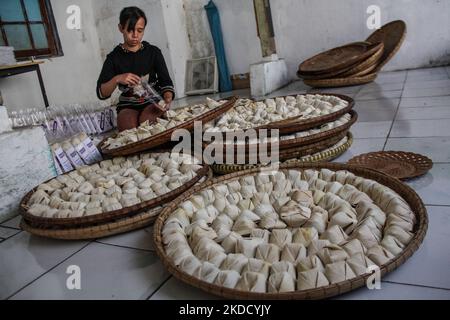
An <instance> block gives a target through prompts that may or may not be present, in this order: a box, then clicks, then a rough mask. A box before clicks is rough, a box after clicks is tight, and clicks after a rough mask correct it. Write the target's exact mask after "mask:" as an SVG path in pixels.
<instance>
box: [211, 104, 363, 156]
mask: <svg viewBox="0 0 450 320" xmlns="http://www.w3.org/2000/svg"><path fill="white" fill-rule="evenodd" d="M349 113H350V114H351V117H352V118H351V120H350V121H349V122H347V123H346V124H344V125H342V126H339V127H337V128H333V129H331V130H328V131H324V132H320V133H317V134H312V135H310V136H307V137H301V138H295V139H289V140H283V141H280V142H277V143H274V145H273V146H272V144H270V143H267V144H258V145H255V144H245V145H244V144H242V145H237V144H234V159H236V158H237V156H238V154H241V153H245V155H246V158H247V156H248V154H249V153H251V151H252V150H254V151H256V152H258V150H260V149H261V147H262V146H266V148H267V149H266V150H270V149H271V147H274V148H275V150H276V149H277V148H278V150H279V151H280V152H281V150H285V149H292V148H298V147H303V146H306V145H310V144H313V143H316V142H320V141H324V140H327V139H330V138H332V137H336V136H337V135H339V134H343V135H345V133H346V132H347V131H348V130H349V129H350V127H351V126H352V125H353V124H355V122H356V121H357V119H358V113H357V112H356V111H355V110H351V111H350V112H349ZM203 147H204V148H206V147H208V144H207V143H203ZM218 147H219V146H218ZM223 154H224V155H226V154H227V145H226V144H223ZM225 161H227V159H225Z"/></svg>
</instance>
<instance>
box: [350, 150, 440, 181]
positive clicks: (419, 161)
mask: <svg viewBox="0 0 450 320" xmlns="http://www.w3.org/2000/svg"><path fill="white" fill-rule="evenodd" d="M348 163H350V164H354V165H359V166H363V167H367V168H371V169H375V170H378V171H381V172H384V173H386V174H388V175H390V176H393V177H396V178H398V179H402V180H406V179H411V178H416V177H419V176H422V175H424V174H426V173H427V172H428V171H429V170H431V168H432V167H433V161H431V159H430V158H428V157H426V156H423V155H421V154H417V153H412V152H403V151H381V152H371V153H366V154H361V155H359V156H356V157H354V158H352V159H350V160H349V161H348Z"/></svg>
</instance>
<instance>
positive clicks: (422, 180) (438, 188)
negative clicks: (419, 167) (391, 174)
mask: <svg viewBox="0 0 450 320" xmlns="http://www.w3.org/2000/svg"><path fill="white" fill-rule="evenodd" d="M449 181H450V164H446V163H435V164H434V165H433V168H432V169H431V170H430V172H428V173H427V174H426V175H424V176H422V177H419V178H416V179H413V180H410V181H408V182H407V184H408V185H409V186H411V187H412V188H413V189H414V190H415V191H416V192H417V193H418V194H419V195H420V196H421V198H422V200H423V202H424V203H425V204H426V205H450V188H449Z"/></svg>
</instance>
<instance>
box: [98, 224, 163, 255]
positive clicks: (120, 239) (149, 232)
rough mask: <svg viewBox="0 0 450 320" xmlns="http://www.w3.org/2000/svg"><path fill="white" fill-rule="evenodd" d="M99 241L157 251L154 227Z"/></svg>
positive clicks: (99, 240)
mask: <svg viewBox="0 0 450 320" xmlns="http://www.w3.org/2000/svg"><path fill="white" fill-rule="evenodd" d="M97 241H98V242H101V243H107V244H112V245H117V246H123V247H129V248H135V249H142V250H155V247H154V245H153V226H152V227H148V228H145V229H141V230H136V231H132V232H127V233H124V234H119V235H116V236H112V237H108V238H102V239H98V240H97Z"/></svg>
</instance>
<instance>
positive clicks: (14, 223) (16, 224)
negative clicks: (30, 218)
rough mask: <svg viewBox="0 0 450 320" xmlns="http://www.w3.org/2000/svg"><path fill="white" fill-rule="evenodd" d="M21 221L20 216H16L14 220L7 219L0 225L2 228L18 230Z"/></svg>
mask: <svg viewBox="0 0 450 320" xmlns="http://www.w3.org/2000/svg"><path fill="white" fill-rule="evenodd" d="M21 219H22V216H17V217H15V218H12V219H9V220H7V221H5V222H3V223H2V224H1V225H2V226H3V227H8V228H14V229H20V220H21Z"/></svg>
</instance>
